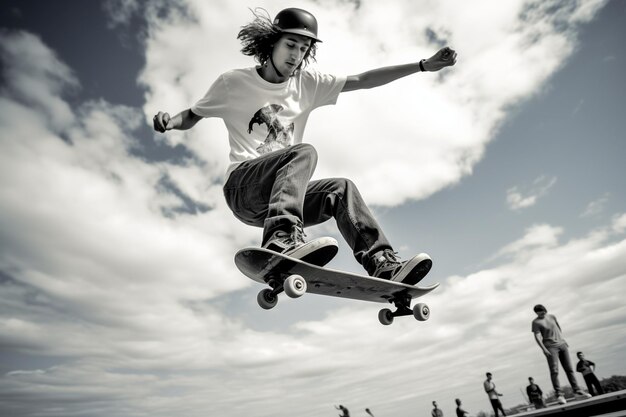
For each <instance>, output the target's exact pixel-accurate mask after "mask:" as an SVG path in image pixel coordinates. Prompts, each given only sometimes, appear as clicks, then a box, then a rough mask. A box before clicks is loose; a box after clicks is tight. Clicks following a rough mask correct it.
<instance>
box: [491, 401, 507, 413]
mask: <svg viewBox="0 0 626 417" xmlns="http://www.w3.org/2000/svg"><path fill="white" fill-rule="evenodd" d="M489 401H491V406H492V407H493V412H494V413H495V415H496V417H498V415H499V414H498V410H500V411H502V415H503V416H506V414H504V409H503V408H502V403H501V402H500V400H499V399H497V398H496V399H495V400H491V399H490V400H489Z"/></svg>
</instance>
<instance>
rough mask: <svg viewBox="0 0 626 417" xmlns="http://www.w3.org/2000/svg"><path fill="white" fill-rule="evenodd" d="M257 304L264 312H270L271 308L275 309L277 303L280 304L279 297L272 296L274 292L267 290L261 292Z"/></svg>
mask: <svg viewBox="0 0 626 417" xmlns="http://www.w3.org/2000/svg"><path fill="white" fill-rule="evenodd" d="M256 301H257V303H259V306H260V307H261V308H262V309H264V310H269V309H270V308H274V307H275V306H276V303H278V297H276V296H275V295H274V294H272V290H270V289H269V288H266V289H264V290H262V291H260V292H259V295H257V297H256Z"/></svg>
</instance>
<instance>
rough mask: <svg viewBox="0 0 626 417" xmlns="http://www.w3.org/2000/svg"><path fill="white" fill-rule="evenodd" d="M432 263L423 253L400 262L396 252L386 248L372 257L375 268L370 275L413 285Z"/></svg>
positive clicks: (420, 278) (428, 269)
mask: <svg viewBox="0 0 626 417" xmlns="http://www.w3.org/2000/svg"><path fill="white" fill-rule="evenodd" d="M432 265H433V261H432V260H431V259H430V256H428V255H427V254H425V253H420V254H418V255H415V256H414V257H412V258H411V259H409V260H408V261H404V262H400V260H399V258H398V256H397V255H396V253H395V252H393V251H392V250H390V249H387V250H384V251H383V253H382V254H380V255H378V256H376V257H375V258H374V267H375V269H374V271H373V272H372V273H370V275H371V276H373V277H376V278H382V279H388V280H391V281H396V282H402V283H404V284H409V285H415V284H417V283H418V282H420V281H421V280H422V279H423V278H424V277H425V276H426V274H428V271H430V268H431V267H432Z"/></svg>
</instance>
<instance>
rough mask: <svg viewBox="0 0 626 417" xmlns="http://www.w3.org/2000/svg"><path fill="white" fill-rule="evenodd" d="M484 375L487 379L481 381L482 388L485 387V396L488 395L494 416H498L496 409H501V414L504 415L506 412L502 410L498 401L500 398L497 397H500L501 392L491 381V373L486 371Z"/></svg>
mask: <svg viewBox="0 0 626 417" xmlns="http://www.w3.org/2000/svg"><path fill="white" fill-rule="evenodd" d="M486 376H487V379H486V380H485V382H484V383H483V388H485V392H486V393H487V396H488V397H489V401H490V402H491V406H492V407H493V412H494V413H495V415H496V417H498V416H499V414H498V411H502V415H503V416H506V413H505V412H504V408H502V403H501V402H500V398H498V397H502V394H500V393H499V392H498V391H497V390H496V384H494V382H493V381H492V379H493V375H492V374H491V372H487V373H486Z"/></svg>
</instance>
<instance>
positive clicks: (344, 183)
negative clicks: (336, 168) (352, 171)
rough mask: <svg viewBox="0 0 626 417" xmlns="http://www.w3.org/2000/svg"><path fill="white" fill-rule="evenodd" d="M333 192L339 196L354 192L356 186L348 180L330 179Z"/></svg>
mask: <svg viewBox="0 0 626 417" xmlns="http://www.w3.org/2000/svg"><path fill="white" fill-rule="evenodd" d="M332 184H333V192H334V193H336V194H339V195H341V196H344V195H346V194H347V193H350V192H353V191H354V190H356V185H354V183H353V182H352V180H350V179H348V178H332Z"/></svg>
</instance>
